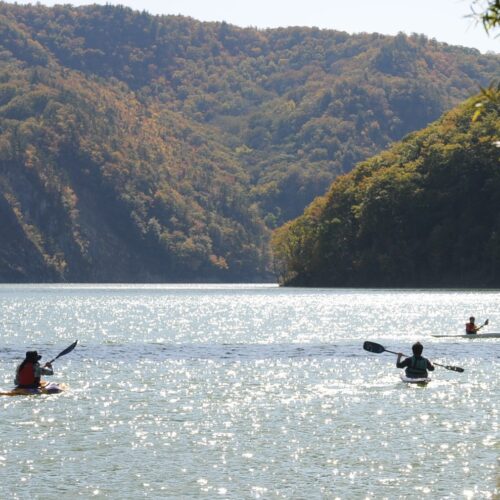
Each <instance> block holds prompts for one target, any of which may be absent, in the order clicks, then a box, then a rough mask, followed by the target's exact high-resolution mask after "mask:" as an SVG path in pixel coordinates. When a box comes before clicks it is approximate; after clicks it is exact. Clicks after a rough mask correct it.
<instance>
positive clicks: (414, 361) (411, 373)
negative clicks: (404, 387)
mask: <svg viewBox="0 0 500 500" xmlns="http://www.w3.org/2000/svg"><path fill="white" fill-rule="evenodd" d="M411 350H412V351H413V356H411V357H410V358H406V359H404V360H403V361H401V358H402V357H403V356H404V354H402V353H398V359H397V361H396V366H397V367H398V368H406V376H407V377H408V378H427V377H428V376H429V374H428V372H427V370H429V371H431V372H432V371H434V366H433V365H432V363H431V362H430V361H429V360H428V359H427V358H424V357H423V356H422V351H423V350H424V346H423V345H422V344H421V343H420V342H416V343H415V344H413V345H412V347H411Z"/></svg>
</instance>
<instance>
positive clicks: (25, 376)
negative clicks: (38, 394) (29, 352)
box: [17, 361, 40, 387]
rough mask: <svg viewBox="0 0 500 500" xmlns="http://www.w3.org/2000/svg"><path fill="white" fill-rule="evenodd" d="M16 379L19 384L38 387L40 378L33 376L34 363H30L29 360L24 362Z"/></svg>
mask: <svg viewBox="0 0 500 500" xmlns="http://www.w3.org/2000/svg"><path fill="white" fill-rule="evenodd" d="M17 380H18V384H19V385H20V386H32V387H33V386H34V387H38V386H39V385H40V378H36V377H35V365H34V363H30V362H29V361H28V362H27V363H24V366H23V367H22V368H21V369H20V370H19V374H18V379H17Z"/></svg>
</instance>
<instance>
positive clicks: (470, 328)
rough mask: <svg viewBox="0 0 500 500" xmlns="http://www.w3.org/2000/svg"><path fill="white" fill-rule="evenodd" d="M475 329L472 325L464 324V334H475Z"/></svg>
mask: <svg viewBox="0 0 500 500" xmlns="http://www.w3.org/2000/svg"><path fill="white" fill-rule="evenodd" d="M476 330H477V327H476V325H475V324H474V323H465V333H476Z"/></svg>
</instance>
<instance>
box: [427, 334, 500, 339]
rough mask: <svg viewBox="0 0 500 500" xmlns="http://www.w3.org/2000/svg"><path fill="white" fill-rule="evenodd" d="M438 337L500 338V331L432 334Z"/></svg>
mask: <svg viewBox="0 0 500 500" xmlns="http://www.w3.org/2000/svg"><path fill="white" fill-rule="evenodd" d="M432 336H433V337H438V338H445V337H448V338H455V339H470V340H473V339H500V333H474V334H469V335H467V334H463V335H432Z"/></svg>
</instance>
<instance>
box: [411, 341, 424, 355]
mask: <svg viewBox="0 0 500 500" xmlns="http://www.w3.org/2000/svg"><path fill="white" fill-rule="evenodd" d="M411 350H412V351H413V354H415V356H421V355H422V351H423V350H424V346H423V345H422V344H421V343H420V342H416V343H415V344H413V345H412V346H411Z"/></svg>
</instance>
